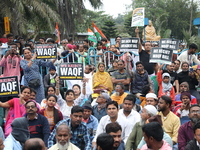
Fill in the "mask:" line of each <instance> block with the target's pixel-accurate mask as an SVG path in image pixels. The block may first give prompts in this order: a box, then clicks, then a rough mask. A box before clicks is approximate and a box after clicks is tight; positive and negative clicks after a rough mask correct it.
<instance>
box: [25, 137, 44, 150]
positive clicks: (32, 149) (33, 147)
mask: <svg viewBox="0 0 200 150" xmlns="http://www.w3.org/2000/svg"><path fill="white" fill-rule="evenodd" d="M23 150H47V148H46V147H45V144H44V141H43V140H42V139H40V138H32V139H29V140H27V141H26V142H25V144H24V149H23Z"/></svg>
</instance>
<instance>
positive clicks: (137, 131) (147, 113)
mask: <svg viewBox="0 0 200 150" xmlns="http://www.w3.org/2000/svg"><path fill="white" fill-rule="evenodd" d="M157 113H158V111H157V109H156V108H155V107H154V106H152V105H146V106H144V108H143V109H142V112H141V113H140V116H141V120H140V121H139V122H137V123H136V124H135V126H134V127H133V129H132V132H131V133H130V135H129V137H128V140H127V142H126V150H132V149H136V148H137V146H138V144H139V143H140V141H141V139H142V137H143V133H142V126H143V125H145V123H146V121H147V119H149V118H150V117H152V116H155V115H157Z"/></svg>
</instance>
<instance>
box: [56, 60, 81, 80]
mask: <svg viewBox="0 0 200 150" xmlns="http://www.w3.org/2000/svg"><path fill="white" fill-rule="evenodd" d="M59 76H60V79H62V80H82V79H83V64H82V63H62V64H60V65H59Z"/></svg>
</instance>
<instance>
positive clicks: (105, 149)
mask: <svg viewBox="0 0 200 150" xmlns="http://www.w3.org/2000/svg"><path fill="white" fill-rule="evenodd" d="M113 143H114V139H113V137H112V136H111V135H110V134H107V133H101V134H99V135H98V137H97V146H100V147H101V149H102V150H110V149H112V148H113Z"/></svg>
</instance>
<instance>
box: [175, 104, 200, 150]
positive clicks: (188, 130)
mask: <svg viewBox="0 0 200 150" xmlns="http://www.w3.org/2000/svg"><path fill="white" fill-rule="evenodd" d="M188 116H189V118H190V121H188V122H186V123H184V124H183V125H181V126H180V128H179V130H178V148H179V150H184V149H185V146H186V145H187V143H188V142H189V141H190V140H192V139H193V138H194V132H193V126H194V124H196V123H197V122H198V121H199V120H200V106H199V105H192V106H191V107H190V109H189V114H188Z"/></svg>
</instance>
